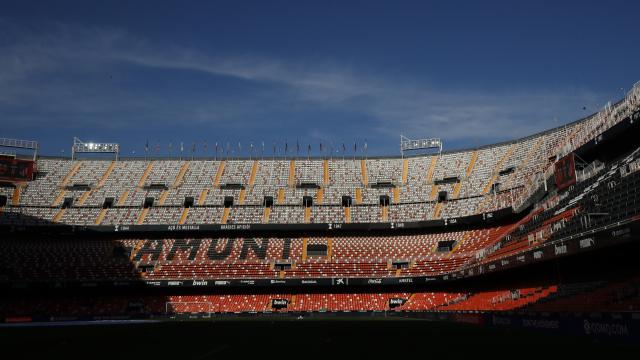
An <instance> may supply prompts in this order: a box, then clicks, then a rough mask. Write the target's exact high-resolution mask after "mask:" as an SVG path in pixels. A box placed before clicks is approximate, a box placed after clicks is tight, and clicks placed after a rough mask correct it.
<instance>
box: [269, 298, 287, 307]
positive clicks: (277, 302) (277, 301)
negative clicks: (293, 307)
mask: <svg viewBox="0 0 640 360" xmlns="http://www.w3.org/2000/svg"><path fill="white" fill-rule="evenodd" d="M288 304H289V300H287V299H273V300H271V305H273V306H287V305H288Z"/></svg>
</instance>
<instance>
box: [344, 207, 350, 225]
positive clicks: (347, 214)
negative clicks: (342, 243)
mask: <svg viewBox="0 0 640 360" xmlns="http://www.w3.org/2000/svg"><path fill="white" fill-rule="evenodd" d="M344 222H345V223H347V224H348V223H350V222H351V208H350V207H348V206H345V208H344Z"/></svg>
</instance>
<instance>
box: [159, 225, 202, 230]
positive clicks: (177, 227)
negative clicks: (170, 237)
mask: <svg viewBox="0 0 640 360" xmlns="http://www.w3.org/2000/svg"><path fill="white" fill-rule="evenodd" d="M167 230H168V231H184V230H200V225H169V226H168V227H167Z"/></svg>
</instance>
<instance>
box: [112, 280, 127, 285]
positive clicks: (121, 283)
mask: <svg viewBox="0 0 640 360" xmlns="http://www.w3.org/2000/svg"><path fill="white" fill-rule="evenodd" d="M129 285H131V283H130V282H128V281H114V282H113V286H129Z"/></svg>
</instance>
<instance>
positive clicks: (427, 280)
mask: <svg viewBox="0 0 640 360" xmlns="http://www.w3.org/2000/svg"><path fill="white" fill-rule="evenodd" d="M448 278H449V275H445V276H443V277H442V279H443V280H447V279H448ZM435 280H436V278H424V281H425V282H429V281H435Z"/></svg>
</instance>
